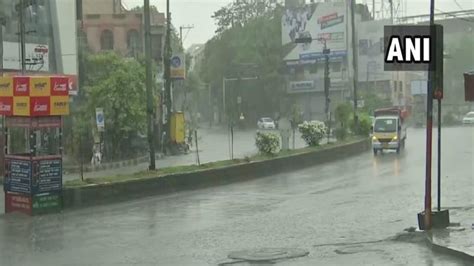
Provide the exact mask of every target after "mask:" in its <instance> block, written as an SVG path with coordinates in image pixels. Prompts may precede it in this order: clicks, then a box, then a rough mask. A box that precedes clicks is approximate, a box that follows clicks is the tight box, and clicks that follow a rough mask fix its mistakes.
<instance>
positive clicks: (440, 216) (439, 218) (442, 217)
mask: <svg viewBox="0 0 474 266" xmlns="http://www.w3.org/2000/svg"><path fill="white" fill-rule="evenodd" d="M449 223H450V222H449V210H441V211H435V210H433V211H432V212H431V225H432V228H433V229H442V228H446V227H448V226H449ZM418 227H419V228H420V230H426V227H425V212H424V211H423V212H420V213H418Z"/></svg>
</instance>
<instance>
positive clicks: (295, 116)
mask: <svg viewBox="0 0 474 266" xmlns="http://www.w3.org/2000/svg"><path fill="white" fill-rule="evenodd" d="M289 117H290V123H291V128H293V129H296V128H298V125H299V124H301V123H302V122H303V112H302V111H301V108H300V107H299V106H298V105H296V104H294V105H292V106H291V110H290V115H289Z"/></svg>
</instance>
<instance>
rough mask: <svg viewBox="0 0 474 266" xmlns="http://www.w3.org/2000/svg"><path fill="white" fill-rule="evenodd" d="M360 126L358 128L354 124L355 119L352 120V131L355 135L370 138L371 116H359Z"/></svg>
mask: <svg viewBox="0 0 474 266" xmlns="http://www.w3.org/2000/svg"><path fill="white" fill-rule="evenodd" d="M358 118H359V125H358V127H356V125H355V123H354V117H351V119H350V122H349V124H350V129H351V131H352V133H353V134H355V135H359V136H368V135H369V133H370V130H371V127H372V120H371V119H370V117H369V115H367V114H363V113H362V114H359V115H358Z"/></svg>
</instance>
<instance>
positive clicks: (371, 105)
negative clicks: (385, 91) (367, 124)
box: [361, 91, 392, 114]
mask: <svg viewBox="0 0 474 266" xmlns="http://www.w3.org/2000/svg"><path fill="white" fill-rule="evenodd" d="M361 98H362V99H364V107H363V108H361V111H363V112H366V113H368V114H372V113H373V112H374V110H375V109H378V108H383V107H387V106H392V102H391V101H390V99H384V98H381V97H379V96H378V95H377V94H376V93H375V92H373V91H371V92H367V93H364V94H362V95H361Z"/></svg>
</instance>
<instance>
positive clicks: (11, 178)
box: [4, 158, 31, 194]
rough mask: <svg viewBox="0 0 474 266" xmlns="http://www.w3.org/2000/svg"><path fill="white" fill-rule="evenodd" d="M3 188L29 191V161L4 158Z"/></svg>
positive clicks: (14, 190)
mask: <svg viewBox="0 0 474 266" xmlns="http://www.w3.org/2000/svg"><path fill="white" fill-rule="evenodd" d="M4 189H5V191H10V192H18V193H25V194H30V193H31V161H29V160H21V159H16V158H6V159H5V180H4Z"/></svg>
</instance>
